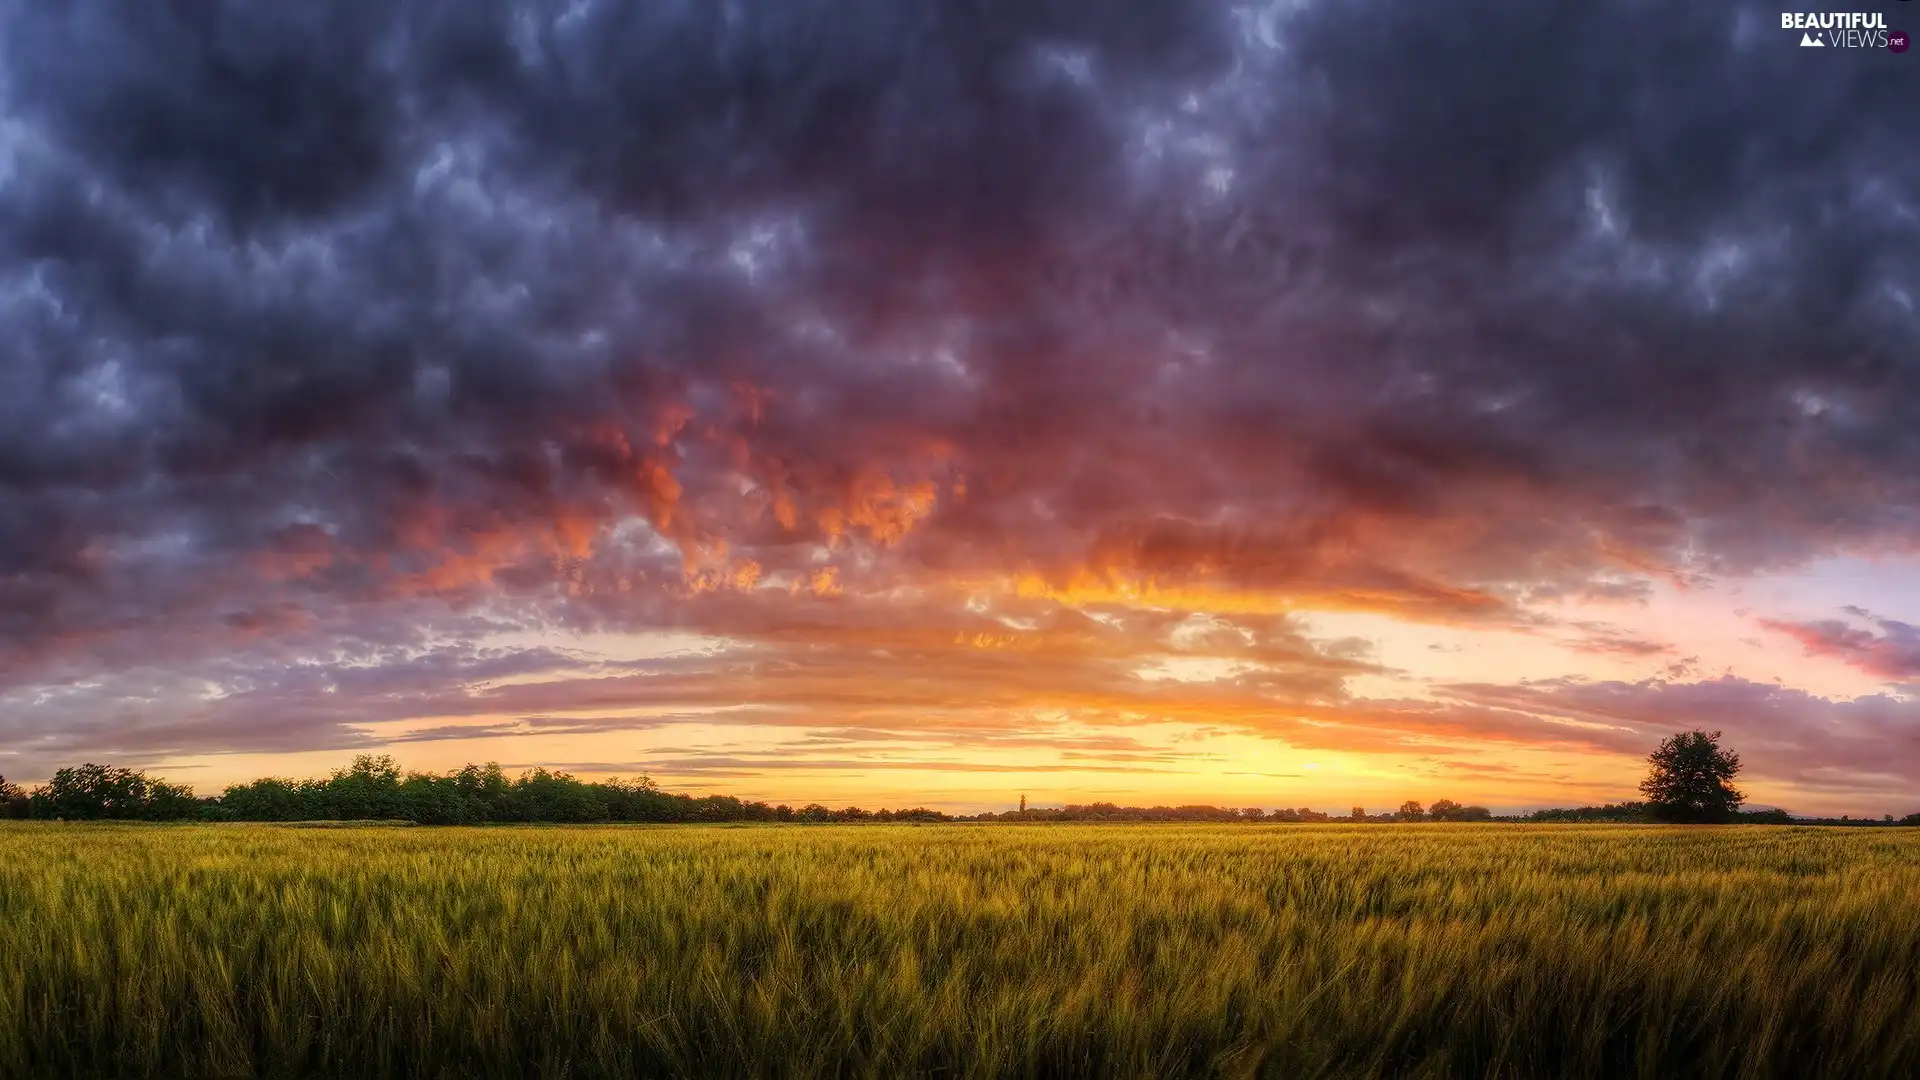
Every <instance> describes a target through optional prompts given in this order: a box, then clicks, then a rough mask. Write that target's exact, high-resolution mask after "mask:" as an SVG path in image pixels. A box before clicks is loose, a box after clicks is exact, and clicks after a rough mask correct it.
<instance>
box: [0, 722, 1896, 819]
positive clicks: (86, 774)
mask: <svg viewBox="0 0 1920 1080" xmlns="http://www.w3.org/2000/svg"><path fill="white" fill-rule="evenodd" d="M1647 760H1648V774H1647V779H1646V780H1645V781H1644V782H1643V783H1642V784H1641V785H1640V789H1641V792H1642V794H1644V795H1646V796H1647V799H1646V800H1645V801H1644V802H1623V803H1608V804H1607V805H1605V806H1582V807H1577V808H1556V809H1550V810H1537V811H1534V812H1533V813H1530V814H1524V815H1519V816H1495V815H1494V814H1493V812H1492V811H1490V810H1488V809H1487V808H1486V807H1484V806H1468V805H1463V804H1461V803H1457V802H1455V801H1453V800H1452V799H1440V800H1438V801H1437V802H1435V803H1434V804H1433V805H1432V806H1430V807H1429V806H1422V805H1421V804H1420V803H1419V802H1416V801H1413V800H1408V801H1407V802H1404V803H1402V804H1401V805H1400V808H1399V809H1398V810H1393V811H1388V812H1386V813H1382V814H1368V813H1367V811H1366V809H1365V808H1363V807H1359V806H1356V807H1354V808H1353V809H1352V811H1351V812H1350V813H1348V814H1347V815H1346V816H1344V817H1339V816H1335V815H1332V814H1327V813H1323V812H1321V811H1318V810H1312V809H1309V808H1307V807H1304V806H1303V807H1300V808H1298V809H1292V810H1289V809H1280V810H1266V809H1263V808H1261V807H1243V808H1238V809H1234V808H1228V807H1219V806H1200V805H1188V806H1145V807H1142V806H1119V805H1116V804H1114V803H1106V802H1101V803H1089V804H1086V805H1074V806H1064V807H1057V808H1055V807H1045V808H1041V807H1036V808H1032V809H1029V808H1027V807H1026V799H1025V796H1022V797H1021V807H1022V808H1021V809H1019V810H1009V811H1006V812H1005V813H997V814H996V813H983V814H977V815H972V816H966V815H951V814H946V813H943V812H941V811H938V810H929V809H927V808H925V807H912V808H910V809H902V810H884V809H883V810H865V809H862V808H860V807H857V806H849V807H843V808H840V809H832V808H829V807H826V806H822V805H820V804H818V803H811V804H809V805H806V806H802V807H799V808H797V809H796V808H794V807H791V806H786V805H768V804H767V803H765V802H758V801H745V800H741V799H737V798H734V797H733V796H731V795H685V794H678V793H674V792H668V791H662V790H660V788H659V787H658V786H657V785H656V784H655V783H654V782H653V781H652V780H651V779H649V778H647V777H644V776H642V777H639V778H637V779H614V780H596V781H589V780H581V779H579V778H578V777H575V776H572V775H569V774H567V773H564V772H550V771H548V770H546V769H531V770H528V771H526V772H523V773H521V774H520V775H518V776H516V777H511V778H509V777H508V776H507V775H506V774H505V772H503V771H502V770H501V768H500V766H499V765H497V764H488V765H468V766H467V767H465V768H463V769H459V770H456V771H453V772H447V773H425V772H407V773H402V771H401V769H400V766H399V765H398V764H396V763H395V762H394V760H393V758H391V757H389V756H387V755H385V754H381V755H377V756H376V755H370V754H362V755H360V756H358V757H356V758H354V759H353V764H351V765H350V766H348V767H346V768H343V769H336V770H334V771H333V772H332V773H331V774H330V775H328V776H327V777H325V778H324V779H312V780H281V779H273V778H269V779H263V780H255V781H252V782H251V783H245V784H234V785H231V786H229V787H228V788H227V789H226V790H225V791H224V792H223V793H221V794H220V795H218V796H208V797H200V796H195V795H194V793H193V789H191V788H189V787H187V786H185V785H182V784H171V783H168V782H167V781H165V780H159V779H153V778H150V777H148V776H147V775H146V774H145V773H144V772H140V771H138V770H135V769H124V768H115V767H113V766H108V765H95V764H91V763H89V764H85V765H79V766H75V767H71V768H65V769H61V770H60V771H58V772H56V773H54V774H53V778H52V779H51V780H49V781H48V782H47V783H45V784H42V785H40V786H38V787H35V788H33V789H31V790H28V789H24V788H21V787H19V786H17V785H14V784H9V783H7V781H6V778H5V777H0V812H3V813H4V815H5V816H9V817H15V818H38V819H42V820H67V821H76V820H123V821H406V822H412V823H415V824H420V825H483V824H490V823H511V822H553V823H581V824H584V823H591V822H660V823H671V822H744V821H765V822H774V821H784V822H800V823H827V822H848V821H909V822H914V821H1005V822H1020V821H1031V822H1050V821H1117V822H1126V821H1219V822H1274V823H1308V822H1348V823H1360V822H1366V823H1393V822H1419V821H1443V822H1445V821H1509V822H1528V823H1579V822H1699V823H1708V822H1745V823H1749V824H1780V825H1786V824H1803V825H1804V824H1821V825H1920V813H1916V814H1909V815H1907V816H1906V817H1904V818H1901V819H1899V820H1898V821H1896V820H1895V819H1894V817H1893V815H1891V814H1888V815H1885V816H1884V817H1882V818H1877V819H1876V818H1846V817H1842V818H1796V817H1793V816H1791V815H1789V814H1788V813H1787V812H1786V811H1785V810H1779V809H1773V810H1759V811H1743V810H1741V809H1740V807H1741V805H1742V804H1743V803H1744V802H1745V799H1746V796H1745V795H1744V794H1742V793H1741V792H1740V790H1739V789H1738V788H1736V787H1734V786H1733V780H1734V778H1735V777H1736V776H1737V775H1738V774H1739V772H1740V768H1741V766H1740V757H1739V755H1738V754H1735V753H1733V752H1732V751H1731V750H1728V749H1725V748H1723V747H1722V746H1721V745H1720V733H1719V732H1717V731H1712V732H1707V731H1691V732H1682V733H1680V734H1677V735H1674V736H1673V737H1671V738H1669V739H1667V740H1665V741H1663V742H1662V743H1661V744H1660V747H1659V748H1658V749H1656V750H1655V751H1654V752H1653V753H1652V754H1651V755H1649V756H1648V759H1647Z"/></svg>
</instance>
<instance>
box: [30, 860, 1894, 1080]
mask: <svg viewBox="0 0 1920 1080" xmlns="http://www.w3.org/2000/svg"><path fill="white" fill-rule="evenodd" d="M1916 898H1920V830H1912V829H1853V830H1838V829H1835V830H1819V829H1795V828H1779V827H1774V828H1766V827H1732V828H1719V829H1656V828H1634V827H1609V826H1594V827H1579V826H1543V827H1527V826H1512V825H1491V826H1446V825H1429V826H1403V827H1391V826H1373V827H1367V826H1361V827H1342V826H1305V827H1292V826H1144V827H1118V826H1052V827H1048V826H1040V827H1018V826H821V827H792V826H787V827H781V826H765V827H753V826H747V827H694V826H680V827H656V828H649V827H626V828H621V827H608V828H540V827H526V828H486V829H425V828H411V829H299V828H288V827H275V826H219V825H215V826H136V825H121V826H114V825H56V824H27V823H17V824H5V825H0V972H4V973H5V977H3V978H0V1076H5V1077H26V1076H32V1077H54V1076H71V1075H81V1076H103V1075H114V1076H189V1075H191V1076H221V1075H264V1076H371V1075H395V1076H445V1077H465V1076H503V1077H505V1076H522V1075H532V1076H550V1077H561V1076H566V1077H596V1076H612V1075H619V1076H783V1077H785V1076H793V1077H804V1076H872V1077H894V1076H905V1075H915V1074H923V1073H932V1074H937V1075H940V1076H948V1077H969V1076H981V1077H985V1076H1030V1077H1042V1076H1044V1077H1054V1076H1117V1077H1133V1076H1139V1077H1162V1076H1186V1075H1221V1076H1280V1077H1315V1076H1327V1077H1367V1076H1434V1077H1437V1076H1463V1077H1464V1076H1471V1077H1482V1076H1488V1077H1499V1076H1506V1077H1615V1076H1639V1077H1648V1078H1652V1077H1661V1078H1667V1077H1676V1076H1726V1077H1766V1076H1782V1077H1784V1076H1815V1075H1818V1076H1846V1077H1881V1076H1888V1077H1890V1076H1911V1075H1915V1074H1916V1072H1920V900H1917V899H1916Z"/></svg>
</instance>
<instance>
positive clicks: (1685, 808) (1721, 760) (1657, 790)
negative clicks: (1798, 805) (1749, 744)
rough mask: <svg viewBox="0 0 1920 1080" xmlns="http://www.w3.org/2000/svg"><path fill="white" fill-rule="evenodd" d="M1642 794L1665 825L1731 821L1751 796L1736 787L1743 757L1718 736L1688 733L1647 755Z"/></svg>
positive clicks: (1672, 739)
mask: <svg viewBox="0 0 1920 1080" xmlns="http://www.w3.org/2000/svg"><path fill="white" fill-rule="evenodd" d="M1647 765H1648V769H1647V778H1646V779H1645V780H1643V781H1641V782H1640V792H1641V794H1643V795H1645V796H1646V797H1647V808H1648V809H1649V810H1651V811H1652V812H1653V815H1654V817H1656V818H1658V819H1660V820H1662V821H1686V822H1709V821H1729V820H1732V818H1733V816H1734V814H1735V813H1736V812H1738V811H1739V809H1740V804H1741V803H1743V802H1745V801H1746V799H1747V797H1746V795H1744V794H1742V793H1741V791H1740V789H1738V788H1736V787H1734V786H1733V778H1734V777H1735V776H1738V775H1739V774H1740V755H1739V754H1736V753H1734V752H1733V751H1731V750H1723V749H1721V747H1720V733H1719V732H1717V731H1683V732H1680V733H1679V734H1677V735H1674V736H1672V737H1671V738H1668V739H1666V740H1665V741H1663V742H1662V743H1661V744H1660V748H1659V749H1658V750H1655V751H1654V752H1653V753H1651V754H1649V755H1647Z"/></svg>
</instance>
